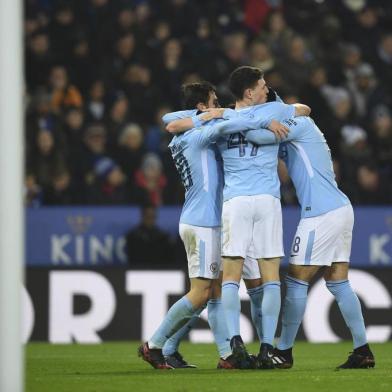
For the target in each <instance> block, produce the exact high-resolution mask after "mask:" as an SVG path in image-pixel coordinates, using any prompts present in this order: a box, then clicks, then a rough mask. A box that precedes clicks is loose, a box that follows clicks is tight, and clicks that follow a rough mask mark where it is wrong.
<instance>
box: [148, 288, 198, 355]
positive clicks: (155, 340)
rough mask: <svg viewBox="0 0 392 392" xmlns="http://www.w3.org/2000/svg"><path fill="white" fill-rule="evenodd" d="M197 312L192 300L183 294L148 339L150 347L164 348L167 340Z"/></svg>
mask: <svg viewBox="0 0 392 392" xmlns="http://www.w3.org/2000/svg"><path fill="white" fill-rule="evenodd" d="M194 313H195V309H193V306H192V302H191V301H190V300H189V299H188V298H187V297H186V296H183V297H182V298H180V299H179V300H178V301H177V302H176V303H175V304H173V305H172V307H171V308H170V309H169V311H168V312H167V314H166V317H165V318H164V319H163V321H162V323H161V325H160V326H159V328H158V329H157V330H156V331H155V333H154V335H152V337H151V339H150V340H149V341H148V345H149V347H150V348H162V347H163V345H164V344H165V342H166V340H167V339H169V338H170V336H172V335H173V334H174V333H176V332H177V331H178V330H179V329H180V328H181V327H182V326H183V325H184V324H185V323H186V322H187V321H188V320H189V319H190V318H191V317H192V316H193V314H194Z"/></svg>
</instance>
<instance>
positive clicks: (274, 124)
mask: <svg viewBox="0 0 392 392" xmlns="http://www.w3.org/2000/svg"><path fill="white" fill-rule="evenodd" d="M268 129H269V130H270V131H271V132H273V133H274V134H275V136H277V137H278V138H279V139H280V140H282V139H285V138H286V137H287V135H288V133H289V128H287V127H286V126H285V125H283V124H281V123H280V122H279V121H276V120H272V121H271V122H270V124H269V126H268Z"/></svg>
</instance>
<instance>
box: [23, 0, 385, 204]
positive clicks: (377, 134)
mask: <svg viewBox="0 0 392 392" xmlns="http://www.w3.org/2000/svg"><path fill="white" fill-rule="evenodd" d="M391 26H392V7H391V5H390V2H389V1H388V0H373V1H369V2H366V1H364V0H363V1H349V0H347V1H342V2H341V1H334V0H301V1H295V2H293V1H288V0H286V1H284V0H243V1H241V0H200V1H196V0H150V1H149V0H116V1H114V0H86V1H77V0H73V1H72V0H68V1H51V0H25V64H26V67H25V75H26V179H25V184H26V203H27V205H29V206H40V205H68V204H139V205H143V204H150V205H153V206H160V205H167V204H180V203H182V201H183V190H182V186H181V184H180V180H179V177H178V175H177V173H176V171H175V168H174V165H173V162H172V159H171V156H170V154H169V151H168V149H167V144H168V143H169V141H170V135H169V134H168V133H167V132H166V131H165V130H164V126H163V124H162V122H161V116H162V115H163V114H164V113H166V112H168V111H173V110H177V109H179V108H180V107H181V95H180V90H181V85H182V84H183V83H187V82H192V81H197V80H208V81H210V82H212V83H214V84H215V85H216V86H217V87H218V96H219V99H220V102H221V105H222V106H225V105H228V104H229V103H231V102H232V97H231V96H230V94H229V92H228V88H227V84H226V82H227V78H228V75H229V74H230V72H231V71H232V70H234V69H235V68H236V67H238V66H240V65H252V66H257V67H260V68H261V69H262V70H263V71H264V72H265V80H266V81H267V84H268V85H269V86H270V87H271V88H273V89H274V90H276V91H277V92H278V94H279V95H280V96H281V97H282V99H283V100H284V101H285V102H286V103H294V102H302V103H305V104H308V105H309V106H310V107H311V108H312V117H313V118H314V119H315V121H316V123H317V124H318V125H319V127H320V129H321V130H322V131H323V132H324V134H325V136H326V139H327V141H328V143H329V145H330V147H331V150H332V154H333V161H334V165H335V173H336V177H337V181H338V183H339V186H340V187H341V188H342V190H343V191H344V192H345V193H346V194H347V195H348V196H349V197H350V199H351V200H352V202H353V203H354V204H389V203H391V202H392V187H391V182H392V181H391V180H392V29H391ZM388 28H389V29H388ZM281 181H282V201H283V202H284V203H285V204H295V203H296V197H295V191H294V190H293V187H292V185H291V182H290V180H289V178H288V176H287V175H286V173H285V171H284V170H281Z"/></svg>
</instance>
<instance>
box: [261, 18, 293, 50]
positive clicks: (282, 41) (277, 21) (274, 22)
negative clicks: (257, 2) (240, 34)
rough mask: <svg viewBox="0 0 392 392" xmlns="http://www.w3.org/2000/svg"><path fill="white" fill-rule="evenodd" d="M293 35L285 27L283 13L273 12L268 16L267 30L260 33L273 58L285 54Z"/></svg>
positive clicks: (287, 27)
mask: <svg viewBox="0 0 392 392" xmlns="http://www.w3.org/2000/svg"><path fill="white" fill-rule="evenodd" d="M293 35H294V32H293V31H292V30H291V29H290V27H289V26H287V23H286V20H285V18H284V15H283V13H282V12H281V11H273V12H271V13H270V14H269V15H268V20H267V29H266V31H265V32H262V33H261V38H263V39H264V40H265V42H266V43H267V44H268V47H269V48H271V50H272V52H273V53H274V55H275V56H279V57H282V56H284V55H285V54H286V50H287V48H288V47H289V43H290V41H291V39H292V37H293Z"/></svg>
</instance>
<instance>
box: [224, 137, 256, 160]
mask: <svg viewBox="0 0 392 392" xmlns="http://www.w3.org/2000/svg"><path fill="white" fill-rule="evenodd" d="M248 144H249V142H248V141H247V140H246V138H245V136H244V135H242V134H241V133H233V134H232V135H230V137H229V140H228V141H227V148H229V149H231V148H238V149H239V154H240V157H243V156H245V147H247V146H248ZM250 144H251V145H252V150H251V151H250V156H251V157H254V156H256V155H257V151H258V150H259V146H258V145H256V144H253V143H250Z"/></svg>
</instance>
